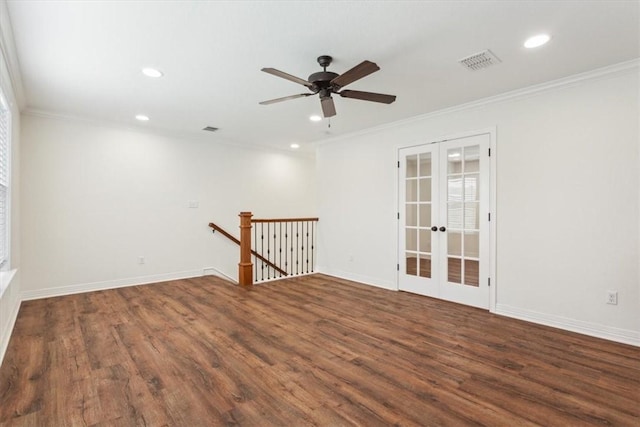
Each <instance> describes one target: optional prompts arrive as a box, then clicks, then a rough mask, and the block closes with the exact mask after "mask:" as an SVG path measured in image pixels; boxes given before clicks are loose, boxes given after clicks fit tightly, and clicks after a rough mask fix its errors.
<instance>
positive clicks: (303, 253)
mask: <svg viewBox="0 0 640 427" xmlns="http://www.w3.org/2000/svg"><path fill="white" fill-rule="evenodd" d="M306 225H307V221H303V222H302V226H301V228H302V239H301V240H302V266H301V267H300V272H301V273H308V272H309V269H308V268H307V269H306V271H305V262H304V261H305V259H307V256H308V254H309V248H307V252H306V253H305V251H304V250H305V247H306V246H307V244H306V243H305V240H304V235H305V234H306V233H305V231H304V230H305V226H306ZM305 254H306V255H305ZM307 263H308V261H307Z"/></svg>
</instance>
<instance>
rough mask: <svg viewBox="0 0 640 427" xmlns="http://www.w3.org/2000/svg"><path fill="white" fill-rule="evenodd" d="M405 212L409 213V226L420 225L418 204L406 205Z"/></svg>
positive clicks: (407, 221) (407, 222)
mask: <svg viewBox="0 0 640 427" xmlns="http://www.w3.org/2000/svg"><path fill="white" fill-rule="evenodd" d="M405 207H406V208H405V212H406V215H407V219H406V224H405V225H407V226H409V227H416V226H417V225H418V205H416V204H415V203H414V204H409V203H407V204H406V205H405Z"/></svg>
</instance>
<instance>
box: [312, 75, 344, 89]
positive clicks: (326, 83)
mask: <svg viewBox="0 0 640 427" xmlns="http://www.w3.org/2000/svg"><path fill="white" fill-rule="evenodd" d="M338 76H339V74H337V73H332V72H331V71H318V72H317V73H313V74H311V75H310V76H309V82H311V83H312V84H313V91H314V93H318V92H319V91H321V90H322V89H329V88H330V87H331V80H333V79H335V78H336V77H338ZM316 89H317V90H316Z"/></svg>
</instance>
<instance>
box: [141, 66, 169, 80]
mask: <svg viewBox="0 0 640 427" xmlns="http://www.w3.org/2000/svg"><path fill="white" fill-rule="evenodd" d="M142 74H144V75H145V76H147V77H152V78H154V79H157V78H158V77H162V76H163V75H164V74H162V71H160V70H157V69H155V68H151V67H146V68H143V69H142Z"/></svg>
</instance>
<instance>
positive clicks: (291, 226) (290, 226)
mask: <svg viewBox="0 0 640 427" xmlns="http://www.w3.org/2000/svg"><path fill="white" fill-rule="evenodd" d="M289 224H290V225H289V228H291V265H290V267H291V272H290V273H289V274H291V275H293V222H290V223H289Z"/></svg>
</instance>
